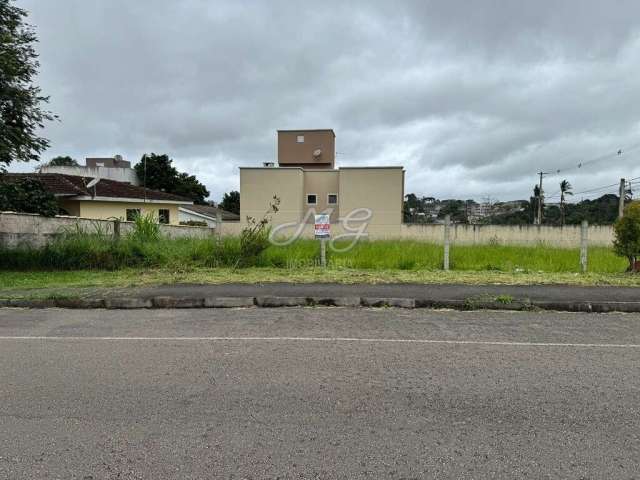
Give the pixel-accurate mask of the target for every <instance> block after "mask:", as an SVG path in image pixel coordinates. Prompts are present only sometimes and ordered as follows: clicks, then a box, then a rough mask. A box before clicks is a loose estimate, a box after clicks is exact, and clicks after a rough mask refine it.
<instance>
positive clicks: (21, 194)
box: [0, 177, 59, 217]
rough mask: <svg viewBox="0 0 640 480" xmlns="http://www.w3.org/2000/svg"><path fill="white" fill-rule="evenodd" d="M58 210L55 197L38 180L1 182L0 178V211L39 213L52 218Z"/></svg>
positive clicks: (27, 179) (26, 179)
mask: <svg viewBox="0 0 640 480" xmlns="http://www.w3.org/2000/svg"><path fill="white" fill-rule="evenodd" d="M58 210H59V208H58V202H57V201H56V199H55V197H54V196H53V195H52V194H51V193H49V192H47V191H46V190H45V189H44V187H43V185H42V183H41V182H39V181H38V180H35V179H32V178H25V179H21V180H17V181H15V182H3V181H2V178H1V177H0V211H10V212H24V213H39V214H40V215H44V216H45V217H53V216H54V215H57V213H58Z"/></svg>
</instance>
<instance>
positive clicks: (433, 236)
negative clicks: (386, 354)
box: [0, 212, 613, 248]
mask: <svg viewBox="0 0 640 480" xmlns="http://www.w3.org/2000/svg"><path fill="white" fill-rule="evenodd" d="M114 224H115V222H114V221H111V220H94V219H89V218H81V217H65V216H57V217H53V218H47V217H42V216H40V215H34V214H28V213H13V212H1V213H0V245H3V246H16V245H19V244H27V245H31V246H42V245H45V244H46V243H48V242H49V241H51V240H52V239H53V238H55V237H56V236H58V235H60V234H61V233H63V232H64V231H65V230H69V229H75V228H81V229H83V230H84V231H87V232H102V233H105V234H113V228H114ZM244 226H245V223H244V222H224V223H223V224H222V225H221V228H220V234H221V235H223V236H234V235H239V234H240V232H241V231H242V228H243V227H244ZM132 229H133V223H132V222H120V233H121V235H126V234H127V233H129V232H130V231H131V230H132ZM160 230H161V232H162V234H163V235H166V236H168V237H169V238H182V237H191V238H209V237H213V236H214V235H215V234H216V231H215V229H214V228H209V227H190V226H184V225H160ZM295 231H299V232H300V236H301V237H302V238H313V225H308V224H305V225H297V226H295V227H290V228H287V229H286V230H282V235H280V236H281V237H285V236H291V235H293V234H294V232H295ZM364 232H365V233H367V237H364V238H368V239H369V240H393V239H404V240H418V241H424V242H430V243H443V239H444V225H434V224H430V225H408V224H403V225H400V226H398V225H393V226H391V225H389V226H387V225H370V226H368V228H366V229H365V230H364ZM345 233H348V232H347V231H346V230H345V229H344V228H343V227H342V225H341V224H332V225H331V236H332V237H334V238H335V237H336V236H338V235H343V234H345ZM450 235H451V242H452V244H454V245H456V244H457V245H482V244H500V245H530V246H531V245H537V244H541V243H543V244H547V245H550V246H557V247H567V248H578V247H579V246H580V226H579V225H569V226H565V227H551V226H537V225H521V226H519V225H462V224H456V225H452V226H451V233H450ZM588 235H589V245H590V246H611V245H612V243H613V228H612V227H611V226H609V225H604V226H590V227H589V234H588Z"/></svg>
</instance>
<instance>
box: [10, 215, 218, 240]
mask: <svg viewBox="0 0 640 480" xmlns="http://www.w3.org/2000/svg"><path fill="white" fill-rule="evenodd" d="M115 224H116V222H115V221H112V220H95V219H90V218H82V217H67V216H56V217H42V216H40V215H35V214H30V213H13V212H0V245H1V246H6V247H15V246H18V245H30V246H33V247H40V246H43V245H46V244H47V243H49V242H50V241H51V240H53V239H54V238H55V237H57V236H59V235H61V234H62V233H64V232H65V231H69V230H71V231H73V230H75V229H76V228H80V229H82V230H83V231H86V232H92V233H104V234H110V235H113V232H114V225H115ZM132 230H133V222H120V234H121V235H126V234H128V233H129V232H131V231H132ZM160 232H161V233H162V234H163V235H166V236H167V237H169V238H185V237H188V238H209V237H213V236H214V235H215V229H213V228H209V227H190V226H185V225H160Z"/></svg>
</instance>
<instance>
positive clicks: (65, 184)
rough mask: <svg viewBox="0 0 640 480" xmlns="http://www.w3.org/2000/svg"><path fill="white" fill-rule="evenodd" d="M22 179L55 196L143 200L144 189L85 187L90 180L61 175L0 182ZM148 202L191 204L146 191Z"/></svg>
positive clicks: (111, 184) (109, 184)
mask: <svg viewBox="0 0 640 480" xmlns="http://www.w3.org/2000/svg"><path fill="white" fill-rule="evenodd" d="M22 178H32V179H34V180H39V181H40V182H41V183H42V185H43V186H44V188H45V189H46V190H47V191H49V192H51V193H52V194H53V195H56V196H74V197H75V196H96V197H112V198H135V199H139V200H141V199H144V198H145V189H144V188H143V187H137V186H135V185H131V184H129V183H124V182H116V181H114V180H107V179H104V178H103V179H101V180H100V181H99V182H98V183H97V184H96V185H95V188H94V187H87V184H88V183H89V182H90V181H91V179H90V178H86V177H77V176H75V175H64V174H62V173H5V174H2V175H0V182H14V181H16V180H19V179H22ZM146 198H147V199H148V200H167V201H172V202H191V199H189V198H185V197H181V196H179V195H174V194H172V193H165V192H159V191H157V190H150V189H146Z"/></svg>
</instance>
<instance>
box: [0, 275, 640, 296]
mask: <svg viewBox="0 0 640 480" xmlns="http://www.w3.org/2000/svg"><path fill="white" fill-rule="evenodd" d="M267 282H296V283H345V284H349V283H368V284H375V283H422V284H446V283H455V284H468V285H483V284H496V285H541V284H560V285H612V286H640V275H632V274H625V273H618V274H597V273H587V274H578V273H550V274H549V273H505V272H469V271H450V272H443V271H441V270H439V271H438V270H436V271H432V270H415V271H406V270H353V269H334V268H329V269H326V270H325V269H321V268H297V269H283V268H247V269H241V270H237V269H236V270H234V269H230V268H196V269H191V270H182V271H174V270H169V269H148V270H147V269H122V270H117V271H100V270H98V271H91V270H79V271H63V272H26V273H25V272H6V271H5V272H0V298H7V297H22V296H25V295H33V293H34V292H37V291H40V292H41V295H45V296H46V295H50V294H71V293H72V294H79V293H83V292H84V293H90V292H91V291H95V290H100V289H102V288H115V289H123V290H126V291H129V289H131V288H135V287H144V286H151V285H167V284H174V283H197V284H221V283H267ZM38 295H40V294H38ZM504 300H505V301H506V299H504Z"/></svg>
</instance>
